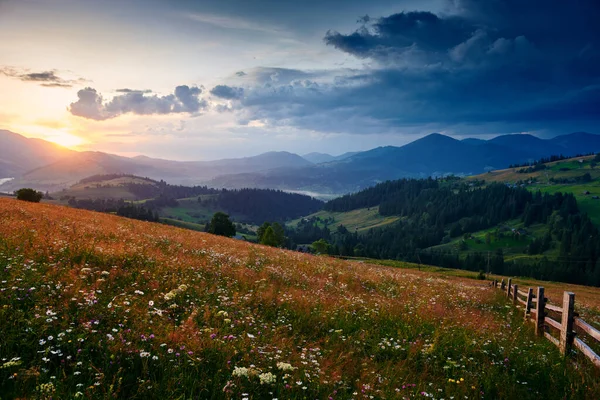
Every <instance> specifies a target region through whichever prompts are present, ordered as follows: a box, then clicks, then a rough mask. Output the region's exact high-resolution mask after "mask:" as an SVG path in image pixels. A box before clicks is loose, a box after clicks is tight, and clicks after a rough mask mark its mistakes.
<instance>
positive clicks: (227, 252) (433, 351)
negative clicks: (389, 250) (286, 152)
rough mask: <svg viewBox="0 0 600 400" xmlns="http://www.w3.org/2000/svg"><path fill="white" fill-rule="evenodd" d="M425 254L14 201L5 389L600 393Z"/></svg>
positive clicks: (355, 395)
mask: <svg viewBox="0 0 600 400" xmlns="http://www.w3.org/2000/svg"><path fill="white" fill-rule="evenodd" d="M414 267H415V266H414V265H410V264H402V265H401V264H395V265H391V266H386V265H374V264H369V263H368V262H364V261H363V262H357V261H343V260H336V259H332V258H329V257H317V256H311V255H306V254H301V253H296V252H290V251H284V250H281V249H276V248H271V247H265V246H260V245H253V244H249V243H245V242H241V241H235V240H231V239H227V238H222V237H217V236H212V235H209V234H206V233H201V232H194V231H190V230H184V229H179V228H176V227H170V226H165V225H162V224H156V223H148V222H141V221H136V220H130V219H125V218H120V217H117V216H113V215H108V214H102V213H96V212H89V211H85V210H78V209H72V208H67V207H61V206H55V205H49V204H32V203H25V202H20V201H17V200H14V199H6V198H0V321H2V323H1V324H0V337H2V341H1V342H0V398H2V399H12V398H40V399H50V398H60V399H63V398H65V399H66V398H68V399H71V398H90V399H107V398H127V399H192V398H193V399H242V398H245V399H327V398H331V399H396V398H436V399H441V398H445V399H450V398H455V399H458V398H461V399H463V398H468V399H484V398H485V399H508V398H511V399H515V398H517V399H540V398H545V399H563V398H569V399H593V398H600V370H598V369H597V368H595V367H593V366H592V365H591V364H590V363H588V362H587V361H585V360H584V359H583V358H580V356H577V357H576V359H575V361H576V362H575V363H573V362H571V361H569V360H565V359H564V358H562V357H561V356H560V354H559V352H558V349H557V348H555V347H554V345H553V344H551V343H550V342H549V341H547V340H545V339H542V338H537V337H535V336H534V333H533V328H532V326H531V324H528V323H527V324H526V323H525V322H524V321H523V316H522V312H521V311H519V310H516V309H515V308H514V307H513V306H512V305H511V304H509V303H508V302H507V301H506V300H505V298H504V297H503V296H502V294H501V293H499V291H497V290H494V289H492V288H491V287H490V286H489V282H486V281H478V280H475V279H471V278H470V277H468V276H467V275H466V273H457V274H452V273H448V271H447V270H443V269H439V268H431V267H427V268H424V270H423V271H419V270H417V269H415V268H414ZM430 268H431V269H430ZM530 283H531V284H532V285H533V284H537V282H530ZM569 287H573V286H572V285H571V286H569ZM565 288H566V286H565ZM574 290H575V292H576V293H578V291H579V289H578V287H575V289H574ZM559 293H560V291H559V285H557V286H556V287H555V289H554V292H552V293H551V294H550V296H552V297H551V300H554V296H556V295H558V296H559ZM599 296H600V290H599V289H593V288H586V295H585V296H582V298H581V299H579V298H578V299H577V304H578V305H580V306H581V307H583V308H584V310H585V312H586V313H587V314H586V318H587V316H588V315H597V311H598V298H599Z"/></svg>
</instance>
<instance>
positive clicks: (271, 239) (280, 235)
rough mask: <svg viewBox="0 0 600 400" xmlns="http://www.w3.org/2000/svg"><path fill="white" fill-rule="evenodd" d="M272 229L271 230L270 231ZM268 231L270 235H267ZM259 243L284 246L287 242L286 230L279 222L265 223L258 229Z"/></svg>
mask: <svg viewBox="0 0 600 400" xmlns="http://www.w3.org/2000/svg"><path fill="white" fill-rule="evenodd" d="M269 229H271V232H268V231H269ZM267 232H268V236H267ZM256 236H257V238H258V243H260V244H265V245H267V246H273V247H283V245H284V244H285V230H284V229H283V226H281V225H280V224H279V223H278V222H275V223H273V224H271V223H269V222H265V223H263V224H262V225H261V226H260V227H259V228H258V229H257V230H256Z"/></svg>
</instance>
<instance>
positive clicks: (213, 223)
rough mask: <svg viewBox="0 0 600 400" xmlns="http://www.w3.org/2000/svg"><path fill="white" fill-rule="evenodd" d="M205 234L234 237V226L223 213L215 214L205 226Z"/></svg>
mask: <svg viewBox="0 0 600 400" xmlns="http://www.w3.org/2000/svg"><path fill="white" fill-rule="evenodd" d="M206 232H208V233H212V234H213V235H219V236H227V237H232V236H235V233H236V232H235V225H233V222H231V220H230V219H229V215H227V214H225V213H224V212H216V213H215V215H213V217H212V219H211V220H210V222H209V223H208V224H207V226H206Z"/></svg>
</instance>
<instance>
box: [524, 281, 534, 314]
mask: <svg viewBox="0 0 600 400" xmlns="http://www.w3.org/2000/svg"><path fill="white" fill-rule="evenodd" d="M531 300H533V288H529V290H528V291H527V302H526V303H525V316H524V319H527V317H528V316H529V310H531Z"/></svg>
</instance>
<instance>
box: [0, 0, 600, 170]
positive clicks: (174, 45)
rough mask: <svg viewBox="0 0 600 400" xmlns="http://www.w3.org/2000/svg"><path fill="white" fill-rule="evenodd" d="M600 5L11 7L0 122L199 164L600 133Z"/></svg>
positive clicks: (445, 0) (448, 0) (112, 2)
mask: <svg viewBox="0 0 600 400" xmlns="http://www.w3.org/2000/svg"><path fill="white" fill-rule="evenodd" d="M598 20H600V5H598V3H597V1H596V0H577V1H573V2H568V3H566V2H560V1H542V0H528V1H522V0H493V1H492V0H489V1H478V0H431V1H428V0H421V1H413V0H406V1H401V0H396V1H389V0H372V1H368V2H367V1H355V0H306V1H302V2H298V1H284V0H279V1H276V0H255V1H249V0H245V1H244V0H228V1H224V0H214V1H213V0H208V1H191V0H172V1H166V0H165V1H160V0H146V1H140V0H129V1H122V0H121V1H116V0H103V1H92V0H77V1H76V0H55V1H46V0H0V36H1V37H2V38H5V39H4V40H2V41H1V42H0V54H2V58H1V60H0V128H5V129H10V130H13V131H15V132H19V133H22V134H24V135H26V136H34V137H42V138H46V139H48V140H53V141H55V142H58V143H62V144H65V145H68V146H71V147H76V148H78V149H92V150H100V151H107V152H112V153H119V154H124V155H136V154H146V155H150V156H154V157H162V158H171V159H182V160H195V159H198V160H199V159H215V158H223V157H238V156H247V155H254V154H258V153H261V152H264V151H269V150H287V151H293V152H297V153H300V154H303V153H307V152H311V151H321V152H329V153H332V154H339V153H343V152H346V151H355V150H364V149H369V148H372V147H376V146H380V145H388V144H391V145H401V144H404V143H407V142H409V141H412V140H414V139H417V138H419V137H421V136H424V135H426V134H428V133H431V132H441V133H445V134H448V135H451V136H454V137H457V138H462V137H468V136H479V137H484V138H485V137H493V136H495V135H498V134H503V133H519V132H523V133H534V134H536V135H539V136H553V135H556V134H563V133H569V132H573V131H580V130H586V131H590V132H593V133H600V130H599V129H598V125H599V119H600V113H599V112H598V110H600V69H599V68H598V65H600V28H599V27H598V24H597V21H598Z"/></svg>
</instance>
